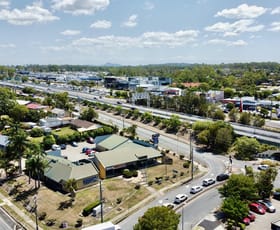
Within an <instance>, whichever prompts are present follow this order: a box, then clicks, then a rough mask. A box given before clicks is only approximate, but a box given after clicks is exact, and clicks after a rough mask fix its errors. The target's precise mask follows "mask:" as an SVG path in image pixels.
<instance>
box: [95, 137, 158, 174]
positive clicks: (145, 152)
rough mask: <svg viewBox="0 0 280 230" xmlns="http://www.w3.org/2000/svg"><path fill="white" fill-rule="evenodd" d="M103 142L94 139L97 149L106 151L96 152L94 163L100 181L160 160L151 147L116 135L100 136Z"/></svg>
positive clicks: (156, 151) (156, 152)
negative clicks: (128, 169) (125, 170)
mask: <svg viewBox="0 0 280 230" xmlns="http://www.w3.org/2000/svg"><path fill="white" fill-rule="evenodd" d="M102 137H103V140H101V141H99V140H98V139H95V142H96V146H97V149H106V151H103V152H96V153H95V157H94V159H93V160H94V163H95V164H96V166H97V168H98V169H99V176H100V178H102V179H105V178H108V177H112V176H116V175H119V174H121V173H122V171H123V169H125V168H133V169H135V168H144V167H148V166H150V165H154V164H156V163H157V160H158V159H159V158H162V154H161V152H160V151H158V150H156V149H155V148H153V147H148V146H143V145H140V144H137V143H134V142H133V141H131V140H129V139H128V138H125V137H119V136H117V135H114V134H113V135H105V136H102Z"/></svg>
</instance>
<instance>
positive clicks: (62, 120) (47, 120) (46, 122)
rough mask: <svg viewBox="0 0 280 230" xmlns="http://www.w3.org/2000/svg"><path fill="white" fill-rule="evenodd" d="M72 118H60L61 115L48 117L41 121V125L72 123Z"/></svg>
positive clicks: (52, 125) (56, 125)
mask: <svg viewBox="0 0 280 230" xmlns="http://www.w3.org/2000/svg"><path fill="white" fill-rule="evenodd" d="M70 120H71V118H59V117H46V118H42V119H40V121H39V125H40V126H42V127H48V128H54V127H59V126H63V125H67V124H69V123H70Z"/></svg>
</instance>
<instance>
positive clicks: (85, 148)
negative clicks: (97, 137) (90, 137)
mask: <svg viewBox="0 0 280 230" xmlns="http://www.w3.org/2000/svg"><path fill="white" fill-rule="evenodd" d="M89 149H90V148H89V147H83V148H82V153H85V152H86V151H87V150H89Z"/></svg>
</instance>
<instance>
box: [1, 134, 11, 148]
mask: <svg viewBox="0 0 280 230" xmlns="http://www.w3.org/2000/svg"><path fill="white" fill-rule="evenodd" d="M8 144H9V137H8V136H6V135H0V150H5V149H6V147H7V146H8Z"/></svg>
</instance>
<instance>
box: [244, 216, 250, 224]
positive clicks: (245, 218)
mask: <svg viewBox="0 0 280 230" xmlns="http://www.w3.org/2000/svg"><path fill="white" fill-rule="evenodd" d="M242 222H243V223H244V224H245V225H249V224H250V223H251V220H250V218H249V217H248V216H245V217H244V218H243V220H242Z"/></svg>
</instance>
